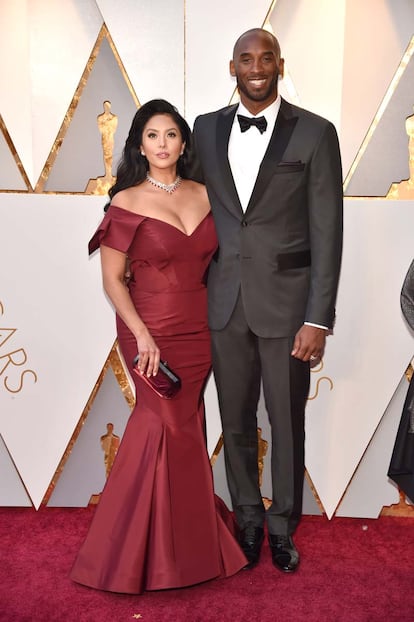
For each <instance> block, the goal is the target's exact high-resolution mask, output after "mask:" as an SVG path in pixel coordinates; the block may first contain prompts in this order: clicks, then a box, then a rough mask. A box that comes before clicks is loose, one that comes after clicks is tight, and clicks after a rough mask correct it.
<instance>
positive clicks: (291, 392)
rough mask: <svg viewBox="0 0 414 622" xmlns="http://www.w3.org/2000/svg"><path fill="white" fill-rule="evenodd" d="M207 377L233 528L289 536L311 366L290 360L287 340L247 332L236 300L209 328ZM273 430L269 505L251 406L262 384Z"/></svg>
mask: <svg viewBox="0 0 414 622" xmlns="http://www.w3.org/2000/svg"><path fill="white" fill-rule="evenodd" d="M211 335H212V354H213V371H214V377H215V381H216V385H217V390H218V398H219V405H220V413H221V419H222V428H223V437H224V452H225V462H226V472H227V482H228V486H229V491H230V495H231V499H232V503H233V510H234V512H235V515H236V518H237V522H238V524H239V527H240V528H241V529H243V528H244V527H245V526H246V524H247V523H253V524H254V525H256V526H263V523H264V521H265V519H266V521H267V526H268V531H269V533H271V534H284V535H290V534H292V533H293V532H294V531H295V529H296V526H297V524H298V522H299V520H300V516H301V511H302V494H303V478H304V437H305V433H304V413H305V405H306V399H307V396H308V391H309V377H310V374H309V363H304V362H303V361H299V360H298V359H295V358H293V357H292V356H291V354H290V352H291V350H292V345H293V339H294V338H293V337H286V338H277V339H274V338H263V337H258V336H257V335H255V334H254V333H253V332H252V331H251V329H250V328H249V326H248V324H247V321H246V318H245V313H244V308H243V302H242V298H241V295H240V294H239V297H238V300H237V304H236V306H235V309H234V311H233V314H232V316H231V318H230V321H229V322H228V324H227V325H226V326H225V328H223V329H222V330H213V331H212V332H211ZM261 382H262V383H263V394H264V399H265V405H266V410H267V413H268V416H269V420H270V425H271V430H272V451H271V473H272V505H271V507H270V508H269V509H268V510H267V512H266V513H265V509H264V506H263V503H262V495H261V491H260V488H259V474H258V446H257V404H258V400H259V396H260V386H261Z"/></svg>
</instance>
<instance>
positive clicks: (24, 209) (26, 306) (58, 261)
mask: <svg viewBox="0 0 414 622" xmlns="http://www.w3.org/2000/svg"><path fill="white" fill-rule="evenodd" d="M102 208H103V197H87V196H76V197H74V196H44V195H43V196H42V195H19V196H15V195H7V194H6V195H3V196H2V197H1V204H0V210H1V223H2V226H1V228H0V248H1V264H2V266H4V265H5V264H6V262H7V266H8V268H7V269H6V270H2V280H1V290H0V291H1V294H0V303H1V307H0V313H1V315H0V322H1V329H0V335H2V337H0V426H1V427H0V433H1V434H2V436H3V439H4V442H5V444H6V446H7V448H8V450H9V452H10V453H11V455H12V456H13V460H14V462H15V464H16V467H17V469H18V470H19V473H20V475H21V477H22V479H23V481H24V483H25V485H26V488H27V490H28V492H29V494H30V496H31V498H32V500H33V503H34V505H35V506H38V505H39V503H40V502H41V500H42V498H43V495H44V494H45V492H46V489H47V487H48V484H49V482H50V480H51V479H52V476H53V474H54V472H55V469H56V467H57V465H58V463H59V461H60V458H61V457H62V454H63V452H64V450H65V447H66V445H67V443H68V441H69V439H70V437H71V436H72V432H73V430H74V428H75V426H76V424H77V422H78V420H79V417H80V415H81V413H82V411H83V409H84V407H85V405H86V402H87V400H88V398H89V395H90V393H91V391H92V389H93V387H94V385H95V383H96V380H97V378H98V376H99V373H100V371H101V368H102V365H103V363H104V362H105V360H106V358H107V356H108V354H109V351H110V349H111V346H112V344H113V341H114V338H115V330H114V329H115V326H114V319H113V311H112V309H111V307H110V305H109V303H107V301H106V298H105V296H104V294H103V290H102V285H101V275H100V261H99V255H98V254H95V256H93V257H92V258H91V259H89V258H88V254H87V243H88V240H89V238H90V236H91V235H92V233H93V232H94V230H95V228H96V226H97V224H98V222H99V220H100V219H101V217H102V214H103V210H102ZM10 329H16V330H15V332H14V333H12V334H11V333H10V332H9V331H10ZM8 335H9V338H8V339H7V340H6V341H5V338H7V336H8ZM15 351H17V352H15ZM23 351H24V352H23ZM13 352H14V354H13ZM34 374H35V375H34ZM35 379H37V380H36V381H35Z"/></svg>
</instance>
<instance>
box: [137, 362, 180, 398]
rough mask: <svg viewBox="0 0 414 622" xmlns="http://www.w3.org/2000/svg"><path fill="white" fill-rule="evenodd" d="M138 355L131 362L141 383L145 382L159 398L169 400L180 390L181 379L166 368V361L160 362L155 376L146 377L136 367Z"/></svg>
mask: <svg viewBox="0 0 414 622" xmlns="http://www.w3.org/2000/svg"><path fill="white" fill-rule="evenodd" d="M138 358H139V354H137V356H136V357H135V358H134V360H133V370H134V372H135V373H136V374H137V376H138V377H139V378H141V380H142V381H143V382H145V383H146V384H147V385H148V386H149V387H151V389H152V390H153V391H155V393H156V394H157V395H159V397H163V398H164V399H166V400H170V399H171V398H172V397H174V395H176V394H177V393H178V391H179V390H180V389H181V379H180V378H179V376H177V374H176V373H174V372H173V370H172V369H171V368H170V367H168V364H167V361H160V365H159V368H158V372H157V374H156V375H155V376H150V377H148V376H147V375H146V374H141V372H140V371H139V370H138V368H137V367H136V365H137V363H138Z"/></svg>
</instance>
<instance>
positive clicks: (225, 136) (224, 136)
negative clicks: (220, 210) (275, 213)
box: [217, 104, 243, 216]
mask: <svg viewBox="0 0 414 622" xmlns="http://www.w3.org/2000/svg"><path fill="white" fill-rule="evenodd" d="M236 109H237V104H236V105H235V106H232V107H231V108H228V109H227V110H225V111H224V112H223V113H222V114H221V115H219V117H218V119H217V161H218V164H219V170H220V173H221V179H222V184H221V186H222V188H223V191H224V192H226V193H227V195H228V200H227V201H225V204H226V206H227V207H228V209H229V210H230V211H231V212H232V213H234V214H235V215H237V216H239V215H240V214H241V213H243V210H242V207H241V205H240V200H239V195H238V194H237V190H236V186H235V185H234V179H233V175H232V172H231V168H230V164H229V158H228V149H229V138H230V132H231V128H232V125H233V120H234V115H235V114H236ZM222 198H225V197H223V196H222Z"/></svg>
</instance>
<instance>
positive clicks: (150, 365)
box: [100, 244, 160, 376]
mask: <svg viewBox="0 0 414 622" xmlns="http://www.w3.org/2000/svg"><path fill="white" fill-rule="evenodd" d="M100 249H101V265H102V280H103V286H104V289H105V291H106V293H107V294H108V296H109V298H110V300H111V302H112V304H113V305H114V307H115V309H116V312H117V313H118V315H119V316H120V317H121V318H122V320H123V321H124V322H125V324H126V325H127V326H128V328H129V330H130V331H131V332H132V334H133V335H134V337H135V339H136V340H137V347H138V352H139V363H138V368H139V370H140V371H141V373H144V372H146V374H147V376H151V374H153V375H155V374H156V373H157V371H158V365H159V362H160V351H159V348H158V347H157V344H156V343H155V341H154V339H153V338H152V336H151V334H150V332H149V330H148V328H147V327H146V325H145V324H144V322H143V321H142V320H141V318H140V316H139V315H138V313H137V311H136V309H135V307H134V304H133V302H132V300H131V296H130V294H129V291H128V288H127V286H126V284H125V268H126V261H127V257H126V255H125V253H122V252H121V251H117V250H115V249H114V248H110V247H109V246H105V245H103V244H101V247H100Z"/></svg>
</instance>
